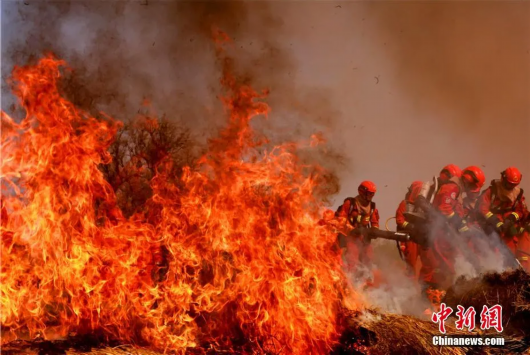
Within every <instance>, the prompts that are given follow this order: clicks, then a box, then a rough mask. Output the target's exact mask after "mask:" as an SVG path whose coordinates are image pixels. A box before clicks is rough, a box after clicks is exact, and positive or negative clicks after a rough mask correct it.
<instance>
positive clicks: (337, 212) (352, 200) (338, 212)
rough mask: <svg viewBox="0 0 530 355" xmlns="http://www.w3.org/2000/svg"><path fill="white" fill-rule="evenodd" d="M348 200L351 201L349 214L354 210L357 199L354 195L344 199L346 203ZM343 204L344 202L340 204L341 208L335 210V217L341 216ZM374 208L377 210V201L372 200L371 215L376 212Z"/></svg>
mask: <svg viewBox="0 0 530 355" xmlns="http://www.w3.org/2000/svg"><path fill="white" fill-rule="evenodd" d="M346 201H350V210H349V211H348V213H347V214H346V216H349V215H350V214H351V213H352V212H353V208H354V206H355V199H354V198H353V197H348V198H346V199H345V200H344V203H346ZM343 206H344V204H342V205H340V206H339V208H337V210H336V211H335V217H339V214H340V212H341V211H342V207H343ZM374 210H375V202H370V216H371V215H372V214H373V213H374ZM348 220H349V218H348ZM350 223H351V221H350Z"/></svg>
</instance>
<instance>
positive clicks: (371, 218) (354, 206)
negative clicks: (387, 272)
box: [337, 196, 379, 269]
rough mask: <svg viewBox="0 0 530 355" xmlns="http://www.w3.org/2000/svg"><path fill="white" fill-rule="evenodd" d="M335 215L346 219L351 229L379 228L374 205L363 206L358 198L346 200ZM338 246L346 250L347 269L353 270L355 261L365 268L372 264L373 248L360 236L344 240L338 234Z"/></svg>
mask: <svg viewBox="0 0 530 355" xmlns="http://www.w3.org/2000/svg"><path fill="white" fill-rule="evenodd" d="M337 213H338V216H339V217H344V218H346V219H347V220H348V223H350V225H351V227H352V228H353V229H355V228H359V227H366V228H371V227H373V228H379V211H378V210H377V208H376V205H375V203H374V202H369V203H368V204H364V205H363V204H362V203H361V198H360V197H359V196H356V197H353V198H352V197H348V198H346V199H345V200H344V203H343V205H342V206H341V207H340V208H339V210H338V211H337ZM339 245H340V247H341V248H346V259H347V261H348V265H349V269H354V268H355V266H356V264H357V261H358V262H359V263H361V264H363V265H366V266H370V265H371V264H372V260H373V248H372V245H371V243H370V240H364V239H363V237H361V236H355V237H352V238H345V237H344V236H343V235H341V234H340V235H339Z"/></svg>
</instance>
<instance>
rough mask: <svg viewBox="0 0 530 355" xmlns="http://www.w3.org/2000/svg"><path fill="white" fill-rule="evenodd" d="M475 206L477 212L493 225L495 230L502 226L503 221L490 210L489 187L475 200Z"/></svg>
mask: <svg viewBox="0 0 530 355" xmlns="http://www.w3.org/2000/svg"><path fill="white" fill-rule="evenodd" d="M477 206H478V207H477V208H478V211H479V213H480V214H481V215H482V216H483V217H484V218H485V220H486V223H487V224H489V225H491V226H493V227H495V229H496V230H497V232H499V231H500V230H501V229H502V228H503V224H504V223H503V222H502V221H501V220H500V219H499V218H498V217H497V216H496V215H495V214H493V212H491V210H490V207H491V188H488V189H487V190H486V191H484V193H483V194H482V195H480V197H479V198H478V201H477Z"/></svg>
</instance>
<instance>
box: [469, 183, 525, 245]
mask: <svg viewBox="0 0 530 355" xmlns="http://www.w3.org/2000/svg"><path fill="white" fill-rule="evenodd" d="M523 193H524V191H523V189H521V188H520V187H519V186H517V187H515V188H514V189H513V190H507V189H505V188H504V187H503V186H502V182H501V180H493V181H492V182H491V185H490V186H489V187H488V188H487V189H486V190H484V192H483V193H482V194H481V195H480V197H479V200H478V203H477V208H478V211H479V213H480V215H479V216H480V220H481V225H482V228H483V229H484V231H485V232H486V233H487V234H491V233H492V232H497V233H498V234H499V235H500V237H501V240H502V241H503V242H504V243H505V244H506V246H507V247H508V248H509V249H510V251H511V252H512V253H513V254H514V255H515V254H516V251H517V248H518V239H519V238H518V235H519V234H523V229H522V228H523V227H524V225H523V223H522V222H523V219H524V216H525V215H526V214H527V213H528V209H527V207H526V202H525V197H524V194H523ZM508 221H511V223H512V226H511V228H505V227H506V225H505V223H506V222H508Z"/></svg>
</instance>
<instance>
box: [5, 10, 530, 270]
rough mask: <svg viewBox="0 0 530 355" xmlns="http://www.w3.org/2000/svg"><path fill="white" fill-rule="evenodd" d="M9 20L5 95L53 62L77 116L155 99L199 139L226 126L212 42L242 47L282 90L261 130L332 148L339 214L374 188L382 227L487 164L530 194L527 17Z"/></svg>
mask: <svg viewBox="0 0 530 355" xmlns="http://www.w3.org/2000/svg"><path fill="white" fill-rule="evenodd" d="M1 6H2V18H1V20H2V79H3V82H4V80H5V78H6V77H7V76H8V74H9V72H10V71H11V69H12V67H13V65H14V64H25V63H26V62H27V61H28V60H31V58H32V57H34V56H39V55H40V54H41V53H42V51H44V50H53V51H54V52H55V53H57V54H58V55H60V57H61V58H64V59H66V60H67V61H68V63H69V64H70V65H71V66H72V67H73V68H74V69H76V70H77V71H78V72H79V73H80V76H79V77H80V78H81V79H82V80H81V79H80V81H79V82H78V83H76V84H77V86H76V87H83V88H84V89H83V90H80V91H79V93H78V94H77V96H76V99H77V101H78V103H79V104H80V105H81V106H87V107H90V108H91V109H101V110H104V111H106V112H107V113H108V114H110V115H111V116H114V117H116V118H119V119H126V118H128V117H131V116H132V115H134V113H135V112H136V111H137V109H138V107H139V106H140V104H141V102H142V100H143V98H146V97H147V98H149V99H151V102H152V105H153V107H154V108H155V109H156V110H157V111H158V112H160V113H166V114H167V115H168V116H169V117H171V118H172V119H175V120H177V121H179V122H183V123H184V124H185V125H187V126H189V127H191V128H192V130H193V132H194V134H195V135H196V136H197V137H199V139H204V138H205V137H208V136H209V135H211V134H212V133H213V132H215V130H216V129H218V128H220V127H221V126H222V124H223V119H224V118H223V115H222V114H221V111H220V104H219V100H218V97H217V95H218V91H219V84H218V79H219V71H218V68H219V66H218V64H219V63H217V62H216V60H215V56H214V48H213V44H212V43H211V39H210V37H209V28H210V26H211V25H212V24H213V25H216V26H218V27H219V28H221V29H222V30H224V31H226V32H227V33H228V34H229V35H230V36H231V37H233V39H234V45H233V47H232V49H231V50H230V53H231V55H233V57H234V58H235V63H236V68H238V70H240V71H241V72H242V73H244V74H245V75H246V76H247V77H248V78H249V82H250V83H251V84H252V85H253V87H254V88H255V89H257V90H261V89H269V90H270V96H269V98H268V100H267V102H268V103H269V104H270V106H271V114H270V116H269V118H268V119H267V120H266V121H259V122H257V123H256V126H257V127H258V128H260V129H261V130H263V131H264V132H267V134H268V135H269V136H271V137H272V138H273V139H275V140H278V141H285V140H295V141H296V140H306V139H308V137H309V136H310V135H311V134H312V133H314V132H317V131H321V132H323V134H324V137H325V138H327V140H328V143H327V144H328V149H329V151H328V152H327V153H326V154H321V153H319V154H316V155H315V157H314V159H315V161H317V162H319V163H322V164H323V165H324V166H326V167H327V168H328V169H330V170H332V171H333V172H334V173H335V174H337V176H338V178H339V181H340V191H339V192H338V194H337V195H335V197H334V203H333V208H336V207H337V206H338V205H339V204H341V202H342V200H343V199H344V198H346V197H348V196H355V195H356V194H357V186H358V185H359V183H360V182H361V181H363V180H371V181H373V182H375V183H376V185H377V186H378V192H377V194H376V196H375V202H376V203H377V206H378V208H379V211H380V215H381V219H382V222H383V223H384V221H385V220H386V219H387V218H389V217H392V216H393V215H394V213H395V209H396V208H397V206H398V204H399V202H400V200H401V199H402V198H403V197H404V194H405V193H406V191H407V187H408V186H409V185H410V183H411V182H412V181H414V180H428V179H431V178H432V176H434V175H437V174H438V172H439V171H440V170H441V168H442V167H443V166H444V165H447V164H450V163H453V164H457V165H459V166H460V167H461V168H465V167H466V166H469V165H478V166H480V167H482V168H483V170H484V171H485V173H486V178H487V181H488V182H489V181H490V180H492V179H496V178H499V176H500V172H501V171H502V170H503V169H505V168H506V167H508V166H512V165H513V166H517V167H518V168H519V169H520V170H521V171H522V173H523V180H522V187H523V188H525V187H527V189H528V188H530V183H529V181H530V152H529V145H530V143H529V139H528V138H529V136H530V21H528V19H529V18H530V3H528V2H517V1H510V2H485V1H481V2H470V1H465V2H460V1H438V2H426V1H406V2H405V1H378V2H373V1H356V2H354V1H349V2H338V1H308V2H299V1H287V2H277V1H270V2H261V1H256V2H249V3H243V2H230V3H229V2H207V3H198V2H194V3H185V2H178V3H177V2H174V3H172V2H165V1H163V2H162V1H158V2H156V1H149V0H141V1H116V2H82V1H74V2H71V3H70V2H67V1H60V2H44V1H32V0H26V1H25V2H24V1H5V2H4V1H3V2H2V4H1ZM5 90H6V86H5V84H3V87H2V91H3V93H4V95H3V97H2V106H3V108H4V109H8V107H9V105H10V103H11V101H10V97H9V95H5V93H6V92H5ZM201 137H202V138H201ZM527 176H528V177H527ZM390 226H391V227H393V226H394V224H393V223H391V224H390ZM376 244H377V245H378V249H377V250H376V251H378V255H379V259H380V261H379V262H381V263H384V262H385V260H387V258H388V260H393V261H395V260H396V258H397V252H396V251H395V245H394V244H393V243H391V242H388V241H380V242H379V241H378V242H377V243H376Z"/></svg>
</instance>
